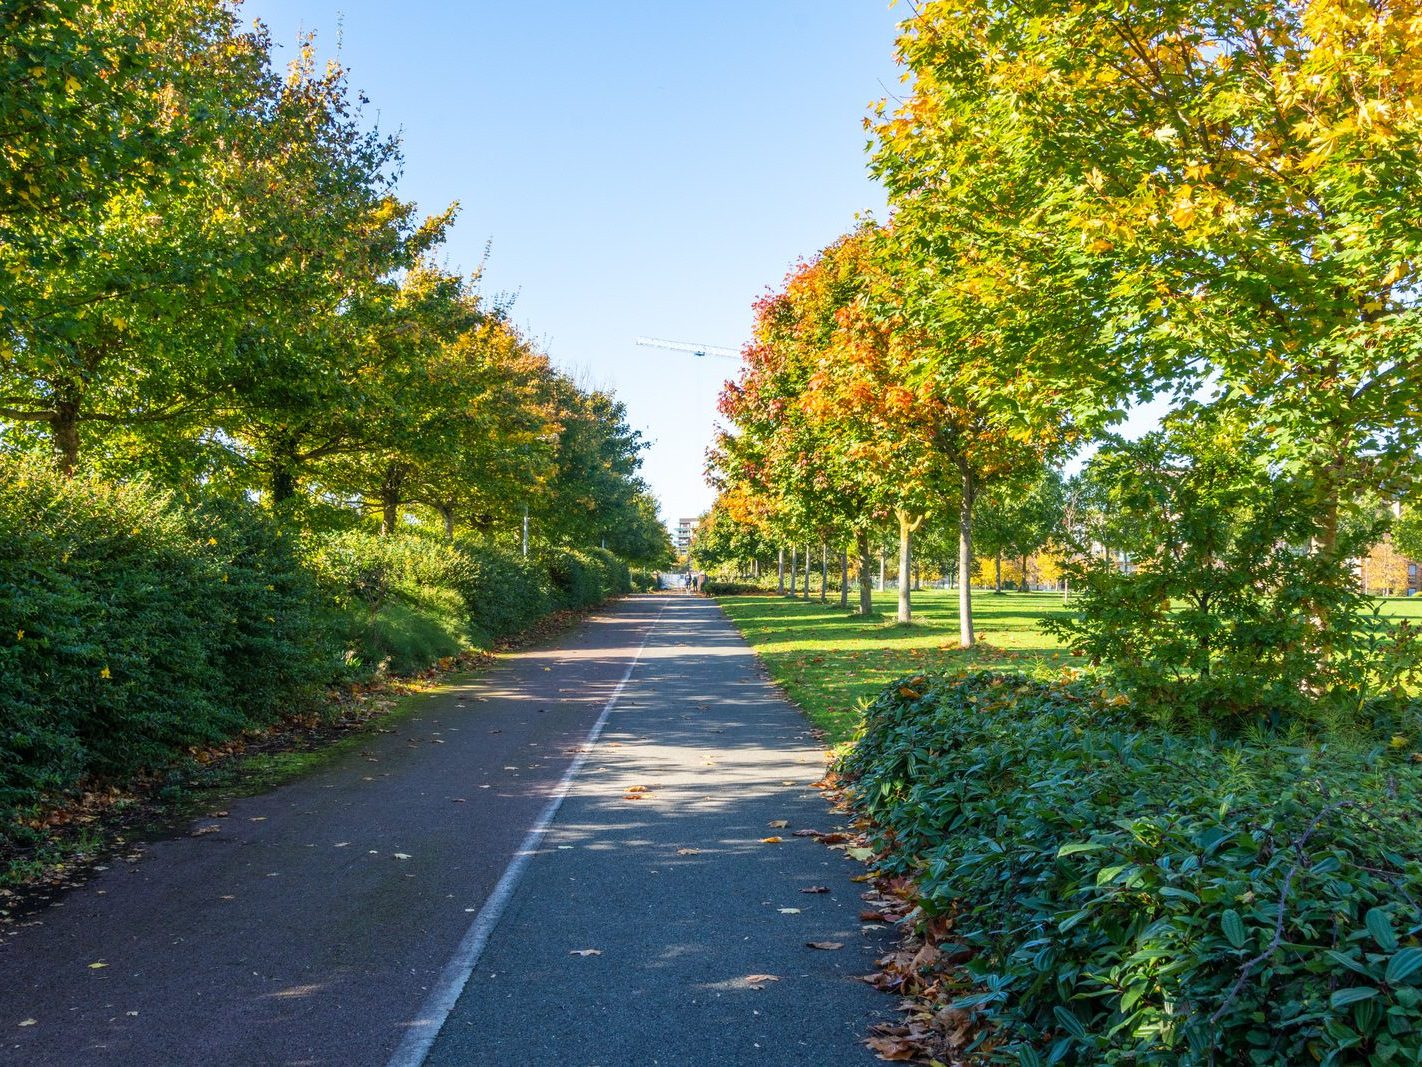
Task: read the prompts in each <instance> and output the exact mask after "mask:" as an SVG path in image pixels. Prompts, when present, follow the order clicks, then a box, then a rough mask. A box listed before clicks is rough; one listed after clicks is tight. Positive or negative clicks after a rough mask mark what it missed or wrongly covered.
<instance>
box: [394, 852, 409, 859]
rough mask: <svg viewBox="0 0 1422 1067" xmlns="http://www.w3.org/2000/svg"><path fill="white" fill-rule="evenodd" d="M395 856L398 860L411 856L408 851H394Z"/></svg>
mask: <svg viewBox="0 0 1422 1067" xmlns="http://www.w3.org/2000/svg"><path fill="white" fill-rule="evenodd" d="M394 856H395V858H396V859H397V860H407V859H409V858H410V854H409V853H408V852H396V853H394Z"/></svg>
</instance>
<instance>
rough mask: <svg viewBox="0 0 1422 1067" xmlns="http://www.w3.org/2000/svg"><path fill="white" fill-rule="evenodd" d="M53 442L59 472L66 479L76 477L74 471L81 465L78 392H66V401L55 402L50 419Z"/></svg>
mask: <svg viewBox="0 0 1422 1067" xmlns="http://www.w3.org/2000/svg"><path fill="white" fill-rule="evenodd" d="M49 430H50V436H51V440H52V441H53V442H54V458H55V462H56V463H58V464H59V472H60V473H61V474H63V475H64V476H65V477H66V478H72V477H74V469H75V468H76V467H77V466H78V465H79V394H78V391H77V390H66V396H65V399H63V400H59V401H56V402H55V405H54V414H52V415H51V416H50V417H49Z"/></svg>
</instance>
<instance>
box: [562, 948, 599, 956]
mask: <svg viewBox="0 0 1422 1067" xmlns="http://www.w3.org/2000/svg"><path fill="white" fill-rule="evenodd" d="M568 955H569V956H601V955H602V949H600V948H575V949H573V950H572V951H571V952H569V953H568Z"/></svg>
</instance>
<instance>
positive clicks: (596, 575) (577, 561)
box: [545, 548, 631, 611]
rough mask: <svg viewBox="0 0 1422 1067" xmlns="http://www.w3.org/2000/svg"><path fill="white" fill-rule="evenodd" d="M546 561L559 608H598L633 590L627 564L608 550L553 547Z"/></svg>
mask: <svg viewBox="0 0 1422 1067" xmlns="http://www.w3.org/2000/svg"><path fill="white" fill-rule="evenodd" d="M545 562H546V564H547V567H548V577H549V580H550V581H551V582H552V583H553V590H554V595H555V597H556V598H557V602H558V606H559V607H562V608H567V609H571V610H574V611H576V610H580V609H582V608H591V607H596V606H597V605H598V604H601V603H602V602H603V601H604V600H607V599H609V598H610V597H614V596H621V595H623V594H625V593H629V592H631V577H630V574H629V572H628V569H627V564H625V563H623V562H622V561H621V560H620V559H618V558H617V557H616V556H614V555H613V554H612V553H611V552H609V551H607V550H606V549H602V548H590V549H587V550H585V551H579V550H576V549H568V548H562V549H553V550H551V551H550V552H548V554H547V555H546V557H545Z"/></svg>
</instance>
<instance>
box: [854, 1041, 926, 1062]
mask: <svg viewBox="0 0 1422 1067" xmlns="http://www.w3.org/2000/svg"><path fill="white" fill-rule="evenodd" d="M864 1043H865V1044H866V1045H868V1046H869V1047H870V1048H871V1049H873V1050H874V1054H875V1055H877V1056H878V1057H879V1059H881V1060H889V1061H890V1062H896V1061H897V1062H906V1061H908V1060H912V1059H913V1058H914V1057H915V1056H917V1055H918V1053H917V1050H916V1048H915V1046H914V1044H913V1042H911V1041H907V1040H905V1039H903V1038H901V1037H871V1038H869V1039H868V1040H866V1041H865V1042H864Z"/></svg>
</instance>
